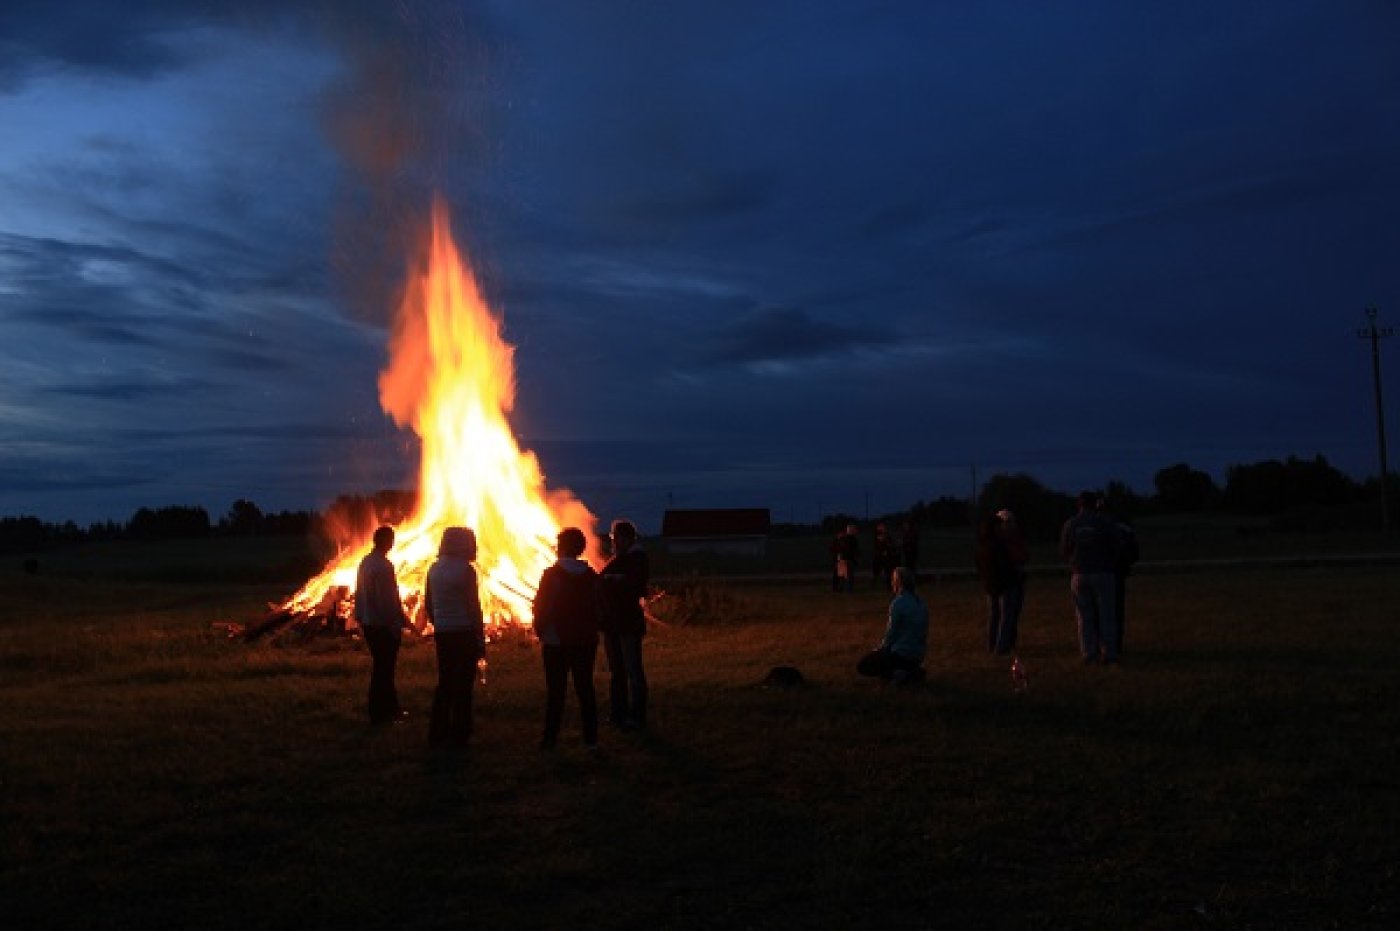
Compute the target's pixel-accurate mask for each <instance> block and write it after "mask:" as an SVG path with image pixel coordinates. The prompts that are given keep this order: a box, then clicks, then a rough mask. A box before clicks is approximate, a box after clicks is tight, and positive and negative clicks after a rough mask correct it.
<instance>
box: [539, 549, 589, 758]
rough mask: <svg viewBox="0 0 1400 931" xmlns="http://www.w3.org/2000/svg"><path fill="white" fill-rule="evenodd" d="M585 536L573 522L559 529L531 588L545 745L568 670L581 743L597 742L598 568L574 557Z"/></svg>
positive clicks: (552, 733)
mask: <svg viewBox="0 0 1400 931" xmlns="http://www.w3.org/2000/svg"><path fill="white" fill-rule="evenodd" d="M586 545H587V540H586V538H585V537H584V535H583V531H582V530H579V529H578V528H577V527H565V528H564V529H563V530H561V531H559V539H558V543H557V547H556V552H558V554H559V561H558V562H556V563H555V564H554V565H552V566H550V567H549V568H548V569H546V570H544V575H542V576H540V585H539V589H538V590H537V591H536V592H535V636H536V637H538V638H539V640H540V654H541V656H542V658H543V660H544V685H545V703H544V736H543V737H542V738H541V739H540V746H541V747H543V748H545V749H551V748H552V747H553V746H554V743H555V741H556V740H558V738H559V726H560V723H561V722H562V720H563V717H564V690H565V687H566V686H567V685H568V679H569V677H570V676H573V679H574V694H575V695H577V696H578V707H579V713H580V715H581V717H582V719H583V744H584V746H586V747H588V748H589V749H594V748H596V747H597V746H598V699H597V695H596V694H595V692H594V691H593V664H594V663H595V662H596V660H597V657H598V620H599V616H600V614H601V607H600V605H599V594H600V593H599V590H598V585H599V583H598V574H597V573H596V572H594V571H593V567H592V566H590V565H588V563H586V562H584V561H583V560H582V559H580V558H579V557H580V556H582V555H583V550H584V547H585V546H586Z"/></svg>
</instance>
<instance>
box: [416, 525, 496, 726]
mask: <svg viewBox="0 0 1400 931" xmlns="http://www.w3.org/2000/svg"><path fill="white" fill-rule="evenodd" d="M475 559H476V534H475V533H474V532H472V530H471V529H470V528H468V527H448V528H447V529H446V530H444V531H443V532H442V543H441V544H440V545H439V546H438V556H437V559H436V560H434V561H433V564H432V565H431V566H429V567H428V576H427V581H426V582H425V583H424V587H423V606H424V610H425V612H426V613H427V615H428V620H429V621H431V622H432V624H433V643H434V645H435V646H436V648H437V667H438V682H437V689H436V691H434V692H433V712H432V717H431V718H430V719H429V722H428V745H429V746H431V747H453V748H456V749H462V750H464V749H466V747H467V744H468V743H469V742H470V740H471V736H472V689H473V688H474V687H475V686H476V666H477V663H479V662H481V661H482V660H484V659H485V658H486V628H485V624H484V619H483V617H482V614H481V593H480V592H479V591H478V589H477V581H476V569H475V568H474V567H473V566H472V562H473V561H474V560H475Z"/></svg>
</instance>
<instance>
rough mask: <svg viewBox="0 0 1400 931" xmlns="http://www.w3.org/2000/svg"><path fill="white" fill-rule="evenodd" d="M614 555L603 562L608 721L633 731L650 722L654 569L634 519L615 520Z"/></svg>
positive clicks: (613, 529) (604, 644) (613, 531)
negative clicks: (646, 650) (648, 607)
mask: <svg viewBox="0 0 1400 931" xmlns="http://www.w3.org/2000/svg"><path fill="white" fill-rule="evenodd" d="M611 536H612V551H613V555H612V559H610V560H608V564H607V565H606V566H604V567H603V573H602V576H603V606H604V607H603V625H602V627H603V650H604V651H605V652H606V653H607V656H608V673H609V674H610V676H611V680H610V682H609V684H608V723H609V724H612V725H614V726H615V727H620V728H623V729H624V730H630V729H632V728H639V727H646V725H647V674H646V669H645V668H644V667H643V666H642V638H643V637H644V636H646V632H647V616H646V611H644V610H643V608H642V602H643V600H644V599H645V598H646V594H647V582H648V580H649V577H650V573H651V569H650V565H649V563H648V561H647V553H646V550H644V549H642V547H641V544H640V543H638V542H637V527H636V525H634V524H633V523H632V522H631V521H626V520H615V521H613V524H612V534H611Z"/></svg>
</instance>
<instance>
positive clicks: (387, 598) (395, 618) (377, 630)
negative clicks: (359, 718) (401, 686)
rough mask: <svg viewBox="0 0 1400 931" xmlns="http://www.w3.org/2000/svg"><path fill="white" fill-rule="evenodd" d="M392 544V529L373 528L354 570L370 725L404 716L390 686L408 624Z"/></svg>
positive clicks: (387, 527) (395, 720) (394, 690)
mask: <svg viewBox="0 0 1400 931" xmlns="http://www.w3.org/2000/svg"><path fill="white" fill-rule="evenodd" d="M393 546H394V528H393V527H390V526H388V525H387V524H386V525H385V526H383V527H380V528H379V529H377V530H375V531H374V548H373V549H372V550H370V551H369V552H368V553H366V554H365V557H364V559H361V560H360V566H359V569H358V570H357V571H356V573H355V621H356V623H358V624H359V625H360V635H361V636H362V637H364V641H365V646H367V647H369V655H370V659H371V661H372V668H371V671H370V676H369V720H370V723H371V724H392V723H397V722H400V721H402V720H403V719H404V718H406V717H408V712H406V711H404V710H403V708H401V707H400V706H399V693H398V690H397V688H396V687H395V685H394V669H395V666H396V665H397V664H398V661H399V645H400V644H401V643H402V642H403V631H404V628H406V627H410V626H411V625H410V623H409V620H408V613H407V612H405V611H404V609H403V600H402V599H401V598H400V597H399V583H398V578H397V576H395V574H394V564H393V563H391V562H390V561H389V550H391V549H393Z"/></svg>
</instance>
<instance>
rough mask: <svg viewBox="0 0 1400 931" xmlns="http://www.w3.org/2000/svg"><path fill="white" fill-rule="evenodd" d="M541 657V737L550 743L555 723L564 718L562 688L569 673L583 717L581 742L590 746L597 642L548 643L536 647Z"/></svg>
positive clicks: (595, 711) (594, 736)
mask: <svg viewBox="0 0 1400 931" xmlns="http://www.w3.org/2000/svg"><path fill="white" fill-rule="evenodd" d="M540 653H541V655H542V656H543V658H544V687H545V699H544V740H543V741H542V743H543V744H544V745H545V746H546V747H552V746H554V741H555V740H556V739H558V737H559V725H560V723H561V722H562V721H563V718H564V687H565V686H566V685H567V684H568V679H569V674H570V673H572V674H573V677H574V694H575V695H577V696H578V708H579V711H580V712H581V713H582V716H583V742H584V743H585V744H587V745H588V746H590V747H591V746H593V745H594V744H596V743H597V742H598V697H597V695H596V694H595V693H594V691H593V663H594V660H595V658H596V657H597V655H598V643H597V641H594V642H593V643H589V644H586V645H583V646H550V645H549V644H544V645H542V646H541V648H540Z"/></svg>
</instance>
